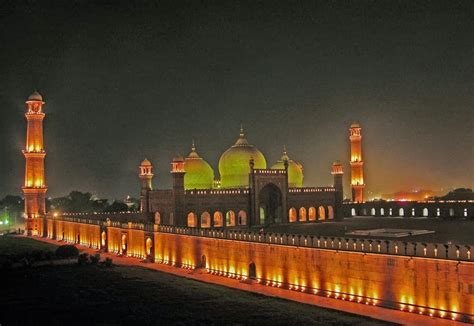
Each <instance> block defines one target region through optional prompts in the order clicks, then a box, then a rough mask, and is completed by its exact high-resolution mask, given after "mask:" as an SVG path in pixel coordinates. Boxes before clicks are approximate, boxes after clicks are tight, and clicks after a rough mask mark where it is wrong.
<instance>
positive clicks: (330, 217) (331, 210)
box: [328, 205, 334, 220]
mask: <svg viewBox="0 0 474 326" xmlns="http://www.w3.org/2000/svg"><path fill="white" fill-rule="evenodd" d="M333 219H334V208H333V207H332V206H331V205H329V206H328V220H333Z"/></svg>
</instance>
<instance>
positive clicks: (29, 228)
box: [23, 91, 48, 236]
mask: <svg viewBox="0 0 474 326" xmlns="http://www.w3.org/2000/svg"><path fill="white" fill-rule="evenodd" d="M25 103H26V107H27V109H28V111H27V112H26V113H25V117H26V121H27V129H26V146H25V149H24V150H23V155H25V161H26V162H25V163H26V164H25V183H24V185H23V194H24V196H25V218H26V226H25V228H26V234H27V235H28V236H31V235H38V229H39V226H38V220H37V217H41V216H43V215H44V214H45V213H46V200H45V197H46V190H47V189H48V188H47V187H46V182H45V177H44V157H45V156H46V152H45V150H44V144H43V119H44V116H45V114H44V113H43V105H44V104H45V102H43V97H42V96H41V95H40V94H39V93H38V92H36V91H35V92H34V93H33V94H31V95H30V96H29V97H28V100H27V101H26V102H25Z"/></svg>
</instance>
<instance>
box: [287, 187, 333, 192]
mask: <svg viewBox="0 0 474 326" xmlns="http://www.w3.org/2000/svg"><path fill="white" fill-rule="evenodd" d="M335 191H336V189H335V188H334V187H303V188H289V189H288V192H290V193H306V192H335Z"/></svg>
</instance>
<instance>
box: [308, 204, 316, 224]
mask: <svg viewBox="0 0 474 326" xmlns="http://www.w3.org/2000/svg"><path fill="white" fill-rule="evenodd" d="M308 219H309V220H310V221H316V208H314V207H313V206H311V207H310V208H309V210H308Z"/></svg>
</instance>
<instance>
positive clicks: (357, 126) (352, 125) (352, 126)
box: [351, 122, 360, 128]
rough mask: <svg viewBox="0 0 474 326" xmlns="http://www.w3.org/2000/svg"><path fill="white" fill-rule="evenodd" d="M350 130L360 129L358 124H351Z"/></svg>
mask: <svg viewBox="0 0 474 326" xmlns="http://www.w3.org/2000/svg"><path fill="white" fill-rule="evenodd" d="M351 128H360V124H358V123H357V122H354V123H353V124H351Z"/></svg>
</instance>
